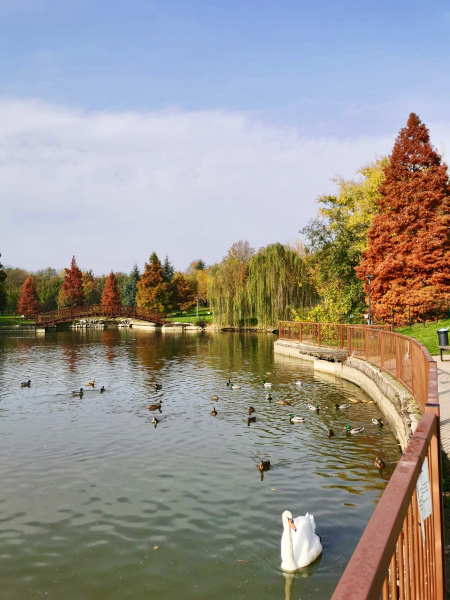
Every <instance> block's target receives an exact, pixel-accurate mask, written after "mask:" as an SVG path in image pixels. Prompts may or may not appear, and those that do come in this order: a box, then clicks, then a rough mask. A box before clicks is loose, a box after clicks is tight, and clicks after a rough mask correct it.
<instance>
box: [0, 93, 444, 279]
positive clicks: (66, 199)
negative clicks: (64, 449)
mask: <svg viewBox="0 0 450 600" xmlns="http://www.w3.org/2000/svg"><path fill="white" fill-rule="evenodd" d="M0 115H1V121H0V193H1V198H2V210H1V223H0V252H1V253H2V262H4V263H6V264H12V265H15V266H21V267H24V268H28V269H33V270H35V269H39V268H42V267H46V266H54V267H56V268H59V267H62V266H68V265H69V263H70V259H71V257H72V254H75V256H76V258H77V262H78V264H79V266H80V267H81V268H83V269H89V268H92V269H93V270H94V272H96V273H101V272H108V271H109V270H110V269H114V270H124V271H129V270H130V269H131V267H132V266H133V264H134V262H135V261H137V263H138V265H139V266H140V267H141V268H142V266H143V263H144V261H145V260H148V257H149V255H150V254H151V252H152V251H153V250H155V251H156V252H157V253H158V254H159V255H160V257H161V258H164V255H165V254H166V253H167V254H168V255H169V258H170V259H171V260H172V262H173V263H174V264H175V267H176V268H179V269H183V268H185V267H186V266H187V265H188V263H189V262H190V261H191V260H194V259H195V258H198V257H201V258H203V260H205V261H206V262H207V263H212V262H214V261H216V260H219V259H220V258H221V257H222V256H223V255H224V254H225V253H226V251H227V249H228V248H229V247H230V245H231V244H232V243H233V242H235V241H237V240H239V239H248V240H249V242H250V243H251V244H252V245H253V246H255V247H259V246H263V245H266V244H268V243H272V242H275V241H281V242H285V241H287V240H291V239H293V238H295V237H296V234H297V232H298V230H299V229H300V228H301V227H303V226H304V225H305V224H306V223H307V221H308V220H309V219H310V218H312V217H313V216H314V214H315V212H316V208H317V207H316V205H315V202H314V201H315V198H316V197H317V196H318V195H319V194H322V193H328V192H331V191H333V189H334V186H333V184H332V182H331V178H332V177H333V176H335V175H336V174H338V173H339V174H342V175H343V176H345V177H351V176H353V175H354V173H355V171H356V170H357V169H358V168H359V167H360V166H361V165H363V164H364V163H366V162H368V161H371V160H373V159H374V157H375V155H381V154H385V153H388V152H389V151H390V150H391V148H392V144H393V142H394V139H395V135H396V133H397V132H395V131H394V132H392V135H380V136H372V137H359V138H354V139H343V140H339V139H336V138H331V137H330V138H328V137H320V138H313V137H302V136H300V135H299V134H298V132H297V131H296V130H295V129H294V128H286V127H283V128H281V127H276V126H274V125H268V124H265V123H263V122H261V121H258V120H255V119H254V118H252V116H250V115H246V114H244V113H238V112H221V111H211V112H181V111H178V110H168V111H160V112H106V111H104V112H97V113H92V112H91V113H89V112H82V111H79V110H75V109H72V108H66V107H63V106H55V105H50V104H46V103H43V102H40V101H12V100H7V101H6V100H5V101H1V102H0ZM442 126H444V129H445V128H446V129H445V131H442V130H441V131H440V137H438V142H437V143H436V145H439V141H440V140H441V139H446V138H448V131H449V129H448V125H447V126H446V125H445V124H443V125H442V124H441V125H440V127H441V128H442Z"/></svg>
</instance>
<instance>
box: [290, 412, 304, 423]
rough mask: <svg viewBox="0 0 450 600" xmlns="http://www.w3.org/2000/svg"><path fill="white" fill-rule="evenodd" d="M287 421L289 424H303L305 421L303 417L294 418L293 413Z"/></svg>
mask: <svg viewBox="0 0 450 600" xmlns="http://www.w3.org/2000/svg"><path fill="white" fill-rule="evenodd" d="M289 421H290V422H291V423H304V422H305V421H306V419H305V418H304V417H295V416H294V413H291V414H290V415H289Z"/></svg>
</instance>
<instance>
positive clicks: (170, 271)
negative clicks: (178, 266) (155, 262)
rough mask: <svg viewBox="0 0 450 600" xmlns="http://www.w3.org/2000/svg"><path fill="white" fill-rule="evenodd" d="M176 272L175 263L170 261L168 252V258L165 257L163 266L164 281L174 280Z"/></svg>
mask: <svg viewBox="0 0 450 600" xmlns="http://www.w3.org/2000/svg"><path fill="white" fill-rule="evenodd" d="M174 273H175V270H174V268H173V265H172V263H171V262H170V260H169V257H168V256H167V254H166V258H165V259H164V266H163V277H164V281H165V282H166V283H170V282H171V281H172V278H173V275H174Z"/></svg>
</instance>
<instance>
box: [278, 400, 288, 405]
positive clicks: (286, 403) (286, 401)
mask: <svg viewBox="0 0 450 600" xmlns="http://www.w3.org/2000/svg"><path fill="white" fill-rule="evenodd" d="M277 404H282V405H283V406H286V405H287V406H290V405H291V401H290V400H277Z"/></svg>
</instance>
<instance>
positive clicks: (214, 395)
mask: <svg viewBox="0 0 450 600" xmlns="http://www.w3.org/2000/svg"><path fill="white" fill-rule="evenodd" d="M211 399H212V400H215V401H216V402H217V400H218V399H219V396H216V394H213V395H212V396H211Z"/></svg>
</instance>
